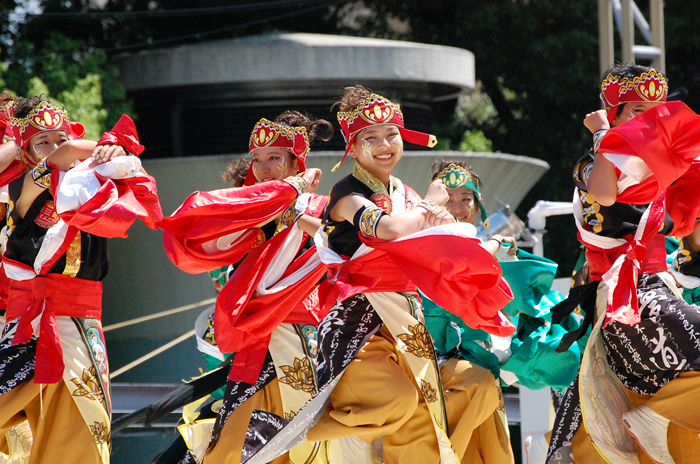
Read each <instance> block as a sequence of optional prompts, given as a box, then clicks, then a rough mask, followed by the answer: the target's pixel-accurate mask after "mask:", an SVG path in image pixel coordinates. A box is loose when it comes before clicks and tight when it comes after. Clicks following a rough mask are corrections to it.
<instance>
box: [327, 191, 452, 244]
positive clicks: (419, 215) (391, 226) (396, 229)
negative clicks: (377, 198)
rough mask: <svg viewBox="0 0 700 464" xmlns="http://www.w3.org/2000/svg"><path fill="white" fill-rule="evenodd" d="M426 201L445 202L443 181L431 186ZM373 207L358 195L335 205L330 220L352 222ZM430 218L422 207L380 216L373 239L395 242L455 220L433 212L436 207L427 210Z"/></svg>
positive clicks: (347, 197) (448, 215) (439, 203)
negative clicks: (358, 214) (359, 212)
mask: <svg viewBox="0 0 700 464" xmlns="http://www.w3.org/2000/svg"><path fill="white" fill-rule="evenodd" d="M425 198H426V200H433V201H435V202H436V203H437V204H438V205H444V204H445V203H446V202H447V199H448V196H447V190H446V188H445V186H444V185H443V184H442V181H440V180H437V181H435V182H433V183H432V184H430V187H428V193H427V194H426V195H425ZM372 207H376V206H375V205H374V203H372V202H371V201H369V200H368V199H366V198H363V197H361V196H358V195H348V196H346V197H343V198H341V199H340V201H338V203H336V205H335V207H333V210H332V211H331V219H333V220H334V221H336V222H342V221H348V222H351V223H354V221H355V216H356V214H357V213H358V211H360V210H361V209H365V208H372ZM429 209H430V210H431V213H432V214H431V215H430V216H429V217H428V219H426V215H427V214H426V213H427V211H428V210H426V209H425V208H414V209H412V210H410V211H406V212H405V213H401V214H397V215H396V216H389V215H383V216H382V217H381V220H379V222H378V223H377V224H376V228H375V232H376V237H377V238H380V239H382V240H396V239H397V238H401V237H405V236H407V235H410V234H413V233H415V232H419V231H421V230H423V229H424V228H425V227H426V226H428V227H432V226H436V225H440V224H447V223H451V222H454V221H455V220H454V218H453V217H452V216H451V215H450V214H449V213H448V214H442V213H440V212H438V211H433V209H436V208H429Z"/></svg>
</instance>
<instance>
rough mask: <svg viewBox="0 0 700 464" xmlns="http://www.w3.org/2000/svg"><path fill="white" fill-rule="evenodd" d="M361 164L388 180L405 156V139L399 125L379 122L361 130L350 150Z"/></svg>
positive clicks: (385, 180) (380, 177) (383, 179)
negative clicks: (402, 137)
mask: <svg viewBox="0 0 700 464" xmlns="http://www.w3.org/2000/svg"><path fill="white" fill-rule="evenodd" d="M350 156H352V157H353V158H355V159H357V162H358V163H360V165H361V166H362V167H363V168H365V169H367V170H368V171H369V172H371V173H372V174H374V175H375V176H377V177H378V178H379V179H381V180H382V181H384V182H388V179H389V176H390V175H391V171H392V170H393V169H394V166H396V163H398V162H399V160H400V159H401V157H402V156H403V140H402V139H401V133H400V132H399V128H398V126H396V125H394V124H378V125H376V126H370V127H367V128H365V129H363V130H362V131H360V132H359V133H358V134H357V136H356V138H355V142H354V143H353V147H352V148H351V150H350Z"/></svg>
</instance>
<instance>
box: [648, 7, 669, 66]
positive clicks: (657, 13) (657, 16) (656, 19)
mask: <svg viewBox="0 0 700 464" xmlns="http://www.w3.org/2000/svg"><path fill="white" fill-rule="evenodd" d="M649 10H650V18H651V34H652V38H653V39H654V45H655V46H656V47H659V50H660V52H661V53H660V56H659V58H657V59H655V60H654V61H652V63H651V65H652V66H653V67H654V69H656V70H657V71H660V72H662V73H664V74H666V45H665V36H664V2H663V0H651V1H650V2H649Z"/></svg>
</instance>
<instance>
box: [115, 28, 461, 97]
mask: <svg viewBox="0 0 700 464" xmlns="http://www.w3.org/2000/svg"><path fill="white" fill-rule="evenodd" d="M117 64H118V65H119V66H120V68H121V70H122V73H121V74H122V78H123V80H124V82H125V84H126V87H127V89H128V90H130V91H133V90H145V89H155V88H167V87H182V86H198V85H208V84H238V85H241V84H246V85H249V86H250V87H251V89H252V90H255V89H256V88H258V87H262V88H267V89H268V90H269V87H271V86H272V87H275V86H282V87H280V88H284V89H285V90H286V91H287V92H294V85H296V84H297V83H298V84H302V83H306V84H313V85H312V86H311V87H316V88H317V89H318V88H319V87H321V88H328V87H332V89H333V95H335V94H337V93H338V85H341V86H342V85H347V83H358V82H362V83H379V82H393V83H394V84H395V85H396V86H399V87H400V86H401V85H402V83H403V84H408V85H415V84H421V85H423V86H425V85H426V84H427V86H429V87H430V88H429V89H428V93H429V94H430V95H426V97H429V98H428V99H442V98H449V97H451V96H454V95H456V94H460V93H466V92H469V91H470V90H471V89H473V88H474V80H475V75H474V55H473V53H471V52H470V51H468V50H463V49H459V48H454V47H444V46H438V45H427V44H420V43H415V42H405V41H396V40H385V39H370V38H361V37H348V36H334V35H322V34H305V33H276V34H267V35H257V36H251V37H244V38H240V39H231V40H218V41H212V42H205V43H199V44H193V45H183V46H179V47H172V48H161V49H156V50H149V51H143V52H139V53H135V54H132V55H126V56H123V57H120V58H117ZM302 87H304V91H305V92H308V91H309V89H308V88H307V87H306V86H304V85H302ZM261 90H262V89H261Z"/></svg>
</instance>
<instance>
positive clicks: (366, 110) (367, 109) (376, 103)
mask: <svg viewBox="0 0 700 464" xmlns="http://www.w3.org/2000/svg"><path fill="white" fill-rule="evenodd" d="M338 122H339V123H340V129H341V130H342V132H343V138H344V139H345V144H346V149H345V155H343V159H341V160H340V162H339V163H338V164H336V165H335V166H334V167H333V169H332V171H335V170H337V169H338V168H339V167H340V165H341V164H343V161H345V157H347V156H348V152H349V151H350V147H351V146H352V143H353V142H354V141H355V136H356V135H357V134H358V132H360V131H361V130H362V129H364V128H366V127H369V126H375V125H379V124H394V125H395V126H398V127H399V132H400V133H401V138H402V139H404V140H405V141H406V142H409V143H414V144H416V145H422V146H424V147H430V148H432V147H434V146H435V145H436V144H437V139H436V138H435V136H434V135H430V134H425V133H423V132H416V131H412V130H408V129H405V128H404V122H403V113H402V112H401V107H400V106H399V105H397V104H396V103H393V102H392V101H390V100H389V99H387V98H384V97H382V96H381V95H377V94H375V93H373V94H372V95H370V96H369V97H367V98H365V99H364V100H363V101H362V102H360V104H359V105H357V107H356V108H355V109H354V110H352V111H348V112H342V111H341V112H339V113H338Z"/></svg>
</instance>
